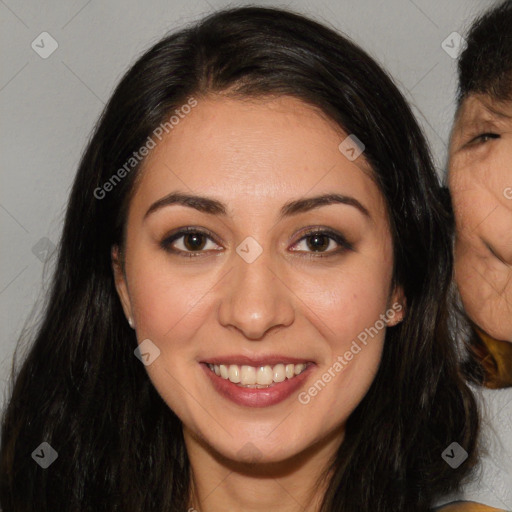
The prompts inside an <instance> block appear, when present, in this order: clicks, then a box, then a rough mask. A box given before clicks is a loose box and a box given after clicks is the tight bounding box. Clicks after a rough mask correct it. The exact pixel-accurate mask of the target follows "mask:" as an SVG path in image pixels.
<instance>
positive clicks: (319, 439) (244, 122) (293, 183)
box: [112, 96, 404, 512]
mask: <svg viewBox="0 0 512 512" xmlns="http://www.w3.org/2000/svg"><path fill="white" fill-rule="evenodd" d="M346 136H347V134H345V133H344V132H343V131H342V130H341V129H340V128H339V127H338V126H337V125H336V124H334V123H333V122H331V121H329V120H327V119H326V118H325V117H324V116H322V115H320V114H319V113H318V112H317V111H316V110H314V109H313V108H312V107H309V106H307V105H305V104H304V103H302V102H300V101H299V100H297V99H294V98H290V97H281V98H279V99H276V98H274V99H272V98H266V99H258V100H239V99H228V98H227V97H224V96H215V97H213V96H212V97H208V98H202V99H201V100H200V101H199V104H198V106H197V107H195V108H194V109H193V110H192V112H191V113H190V114H188V115H187V116H186V118H184V119H183V120H181V121H180V123H179V124H178V125H177V126H175V128H174V129H173V130H172V131H170V132H169V134H168V135H167V136H166V137H165V138H164V139H163V140H162V141H161V142H160V143H159V144H158V145H157V147H156V148H155V149H154V150H152V152H151V153H150V155H149V156H148V157H147V159H146V161H145V164H144V167H143V170H142V177H141V179H140V182H139V185H138V188H137V190H136V193H135V194H134V197H133V199H132V202H131V204H130V208H129V213H128V221H127V230H126V248H125V258H126V259H125V269H124V272H123V269H122V268H121V265H120V261H119V252H118V250H117V248H114V250H113V253H112V256H113V269H114V274H115V279H116V287H117V290H118V293H119V296H120V299H121V302H122V304H123V308H124V311H125V313H126V315H127V317H132V318H133V321H134V325H135V329H136V334H137V339H138V341H139V343H140V342H142V341H143V340H145V339H146V338H149V339H150V340H152V342H153V343H154V344H155V345H157V346H158V347H159V349H160V351H161V353H160V356H159V357H158V358H157V359H155V361H154V362H153V363H152V364H151V365H149V366H146V370H147V372H148V375H149V378H150V379H151V381H152V383H153V384H154V386H155V388H156V389H157V391H158V392H159V393H160V395H161V396H162V398H163V399H164V400H165V402H166V403H167V404H168V405H169V407H170V408H171V409H172V410H173V411H174V412H175V413H176V414H177V416H178V417H179V418H180V419H181V421H182V423H183V433H184V438H185V442H186V447H187V452H188V456H189V459H190V463H191V469H192V478H193V485H192V493H193V498H192V501H191V504H190V505H191V507H195V508H196V509H197V510H201V512H203V511H204V512H208V511H218V510H230V511H233V512H236V511H249V510H250V511H255V512H256V511H259V510H265V511H267V510H272V509H274V508H275V504H276V503H279V507H280V510H284V511H299V510H300V511H304V510H318V505H319V500H320V499H321V497H322V494H323V492H324V487H323V485H319V486H315V484H314V479H315V478H317V477H318V476H319V475H320V472H321V471H322V470H323V469H324V468H325V467H326V464H327V462H328V460H329V457H331V456H332V454H334V453H335V451H336V449H337V448H338V446H339V445H340V443H341V442H342V440H343V436H344V428H345V422H346V420H347V418H348V417H349V415H350V414H351V412H352V411H353V410H354V409H355V407H356V406H357V405H358V404H359V402H360V401H361V400H362V398H363V397H364V395H365V394H366V392H367V391H368V389H369V387H370V384H371V383H372V381H373V379H374V376H375V374H376V371H377V369H378V365H379V362H380V359H381V353H382V348H383V341H384V336H385V329H382V330H381V331H379V334H378V335H377V336H375V337H374V338H373V339H371V342H369V343H368V345H367V346H366V347H364V349H363V350H362V351H361V352H360V353H358V354H357V355H356V356H354V358H353V359H352V360H351V361H350V363H349V364H348V365H347V366H346V367H345V369H344V370H343V371H342V372H340V373H338V374H337V375H336V377H335V378H334V379H332V381H331V382H330V383H329V384H327V385H326V386H325V388H323V389H322V390H321V392H319V393H318V395H317V396H315V397H314V398H312V400H311V401H310V402H309V403H308V404H307V405H303V404H301V403H300V402H299V401H298V400H297V393H296V394H294V395H292V396H290V397H289V398H287V399H286V400H285V401H283V402H280V403H279V404H276V405H273V406H269V407H262V408H257V409H256V408H250V407H245V406H240V405H236V404H234V403H232V402H231V401H229V400H227V399H225V398H224V397H222V396H221V395H219V394H218V393H217V392H216V391H215V389H214V388H213V387H212V385H211V383H210V381H209V379H208V378H207V376H206V375H205V374H204V372H203V369H202V367H201V366H200V364H199V361H202V360H205V359H208V358H209V357H212V356H221V355H222V356H224V355H229V354H247V355H249V354H250V355H255V356H257V355H262V354H270V353H280V354H285V355H289V356H291V357H301V358H303V359H304V360H305V361H314V362H315V364H316V367H315V368H314V373H313V374H312V375H311V376H310V378H309V379H308V382H307V383H306V384H305V387H304V388H303V389H301V390H299V391H303V390H304V389H307V387H308V386H311V383H313V382H315V381H317V379H318V378H319V377H320V376H321V375H322V374H323V373H324V372H325V371H326V370H327V369H328V368H329V367H331V366H332V365H333V363H334V361H335V360H336V358H337V357H338V356H339V355H342V354H344V353H345V352H346V351H347V350H348V349H349V347H350V346H351V343H352V341H353V340H354V339H355V338H356V337H357V335H358V334H359V333H360V332H362V331H363V330H364V329H365V328H367V327H369V326H373V325H374V324H375V322H376V321H377V320H378V319H379V315H380V314H383V313H385V311H386V310H387V309H389V308H390V307H391V305H392V304H394V303H397V302H399V303H401V304H403V303H404V298H403V294H402V291H401V289H400V288H397V289H391V277H392V265H393V256H392V242H391V234H390V230H389V221H388V218H387V215H386V207H385V201H384V198H383V197H382V195H381V193H380V192H379V190H378V188H377V185H376V184H375V182H374V181H373V180H372V178H371V176H370V169H369V167H368V165H367V164H366V162H365V161H364V156H360V157H359V158H358V159H357V160H355V161H354V162H350V161H349V160H348V159H347V158H345V156H344V155H343V154H342V153H341V152H340V151H339V149H338V145H339V144H340V142H341V141H342V140H343V139H344V138H345V137H346ZM176 190H179V191H181V192H185V193H193V194H198V195H202V196H209V197H212V198H215V199H218V200H220V201H222V202H224V203H225V204H226V207H227V215H225V216H219V215H213V214H209V213H204V212H199V211H197V210H195V209H193V208H191V207H187V206H183V205H176V204H175V205H171V206H166V207H164V208H161V209H159V210H157V211H155V212H153V213H152V214H150V215H149V216H148V217H147V218H146V220H144V214H145V212H146V211H147V210H148V209H149V207H150V206H151V205H152V204H153V203H154V202H155V201H157V200H159V199H161V198H162V197H164V196H166V195H167V194H169V193H170V192H171V191H176ZM324 193H339V194H344V195H346V196H351V197H353V198H355V199H357V201H359V202H360V203H361V204H363V205H364V207H365V208H367V210H368V212H369V215H370V217H367V216H366V215H364V214H363V213H361V211H360V210H358V209H357V208H356V207H354V206H351V205H346V204H330V205H326V206H325V205H324V206H321V207H318V208H316V209H314V210H310V211H308V212H302V213H299V214H297V215H293V216H290V217H287V218H284V219H282V220H279V219H278V214H279V210H280V208H281V207H282V205H283V204H284V203H286V202H288V201H291V200H295V199H302V198H304V197H313V196H316V195H319V194H324ZM186 226H194V227H197V228H202V229H207V230H209V231H211V233H212V234H213V236H214V237H215V238H216V239H212V240H210V239H209V238H208V237H206V238H204V239H202V238H200V243H199V245H200V244H201V241H202V240H203V241H204V242H203V248H202V249H201V250H202V251H203V252H202V253H201V254H199V255H198V256H196V257H186V256H180V255H177V254H172V253H171V252H168V251H166V250H165V249H164V248H162V247H161V245H160V243H161V242H162V240H165V239H166V237H168V235H169V234H170V233H172V232H174V231H176V230H177V228H182V227H186ZM318 226H322V227H324V228H331V229H333V230H335V231H336V232H339V233H341V234H342V235H343V236H345V237H346V238H347V240H348V241H349V242H350V243H351V244H352V247H353V248H352V249H351V250H344V251H343V252H339V253H338V254H336V255H335V252H336V251H337V250H338V249H339V248H340V247H341V246H339V245H338V244H337V243H336V242H335V241H334V240H332V241H329V239H327V240H328V241H327V242H325V247H324V248H322V249H321V251H324V253H325V254H326V255H327V254H330V256H327V257H323V258H322V257H320V256H319V255H318V254H319V252H318V251H317V252H315V247H314V245H313V246H311V245H310V244H308V240H309V242H311V238H309V239H307V238H304V236H305V235H304V231H305V229H306V228H308V227H318ZM248 236H251V237H253V238H254V239H255V240H257V242H258V243H259V245H260V246H261V247H262V249H263V252H262V254H261V255H260V256H259V257H258V258H257V259H256V260H255V261H253V262H252V263H247V262H246V261H244V260H243V259H242V258H241V257H240V256H239V255H238V253H237V252H236V248H237V247H238V246H239V245H240V244H241V242H242V241H243V240H244V239H245V238H246V237H248ZM187 241H188V242H189V243H188V245H185V244H186V242H187ZM327 243H328V244H329V245H328V246H327ZM172 245H173V246H174V248H176V249H177V250H182V251H187V250H188V251H189V252H194V249H197V246H196V247H194V246H193V245H192V246H191V245H190V240H189V239H187V238H186V237H184V236H181V237H180V238H179V239H177V240H175V241H174V242H173V243H172ZM320 254H322V253H320ZM402 315H403V310H402V312H400V313H397V314H396V315H395V316H394V318H393V320H392V321H390V322H389V323H388V325H395V324H396V323H398V322H399V321H400V320H401V319H402ZM255 462H257V463H256V464H255Z"/></svg>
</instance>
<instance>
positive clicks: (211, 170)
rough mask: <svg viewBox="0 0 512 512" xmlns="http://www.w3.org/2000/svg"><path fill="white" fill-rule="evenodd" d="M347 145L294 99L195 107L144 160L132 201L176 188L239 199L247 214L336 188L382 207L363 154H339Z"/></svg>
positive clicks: (202, 102) (220, 101) (204, 102)
mask: <svg viewBox="0 0 512 512" xmlns="http://www.w3.org/2000/svg"><path fill="white" fill-rule="evenodd" d="M346 137H347V133H345V132H344V131H343V129H342V128H341V127H339V126H338V125H337V124H336V123H335V122H334V121H332V120H330V119H328V118H327V117H326V116H325V115H323V114H322V113H321V112H320V111H319V110H318V109H315V108H314V107H311V106H309V105H307V104H305V103H303V102H302V101H300V100H298V99H296V98H292V97H286V96H285V97H279V98H264V99H256V100H255V99H248V100H246V99H243V100H241V99H232V98H226V97H213V98H206V99H199V100H198V105H197V106H196V107H195V108H194V109H193V110H192V112H190V114H188V115H187V116H185V117H184V118H183V119H182V120H180V122H179V124H178V125H177V126H175V127H174V129H173V130H172V131H170V133H168V134H167V135H166V136H165V137H163V139H162V141H161V142H159V143H158V144H157V146H156V148H155V149H154V150H152V152H151V153H150V154H149V156H148V157H147V159H146V161H145V163H144V165H143V167H142V171H141V172H142V176H141V179H140V180H139V181H140V183H139V187H138V189H139V190H138V191H137V193H136V194H135V198H134V199H137V197H138V198H139V200H140V201H143V202H147V201H150V200H154V197H155V195H159V196H161V195H164V194H165V193H166V192H169V191H170V190H171V189H175V188H177V187H179V188H180V189H184V190H187V189H189V190H188V191H194V192H199V191H204V192H206V191H207V192H208V194H209V195H213V196H215V195H217V196H218V197H219V198H224V199H226V198H229V200H230V201H233V200H235V199H236V198H238V201H239V202H240V203H244V204H245V206H246V207H247V206H248V205H249V204H251V203H248V202H247V201H252V200H256V199H258V200H262V201H263V200H264V199H268V198H272V197H277V196H283V197H284V196H287V197H289V196H290V195H294V196H296V195H297V196H303V195H306V194H308V192H309V191H311V192H313V191H314V192H324V191H325V189H332V188H338V189H340V190H341V191H342V192H346V193H348V192H350V193H352V194H354V195H356V194H357V195H359V196H361V197H360V198H362V197H363V196H366V197H368V196H371V200H372V201H374V202H375V203H376V204H377V205H378V206H380V204H378V201H377V199H378V197H377V196H378V195H379V192H378V189H377V186H376V184H375V182H374V180H373V178H372V170H371V168H370V166H369V165H368V163H367V162H366V161H365V159H364V153H363V154H362V155H361V156H360V157H358V158H357V159H356V160H354V161H350V160H349V159H348V158H347V157H346V156H344V154H342V152H341V151H340V149H339V145H340V143H341V142H342V141H343V140H344V139H345V138H346Z"/></svg>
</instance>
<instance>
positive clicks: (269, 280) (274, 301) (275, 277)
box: [218, 250, 295, 341]
mask: <svg viewBox="0 0 512 512" xmlns="http://www.w3.org/2000/svg"><path fill="white" fill-rule="evenodd" d="M237 258H238V256H237ZM270 260H271V258H270V254H267V252H266V251H265V250H264V251H263V253H262V254H261V255H260V256H259V257H258V258H257V259H256V260H255V261H253V262H251V263H247V262H246V261H244V260H243V259H242V258H238V261H236V260H235V268H233V270H232V271H231V272H229V275H228V279H227V281H226V282H225V283H224V292H223V294H222V298H221V304H220V307H219V310H218V315H219V322H220V323H221V325H222V326H223V327H233V328H236V329H237V330H239V331H241V332H242V333H243V335H244V336H245V337H246V338H248V339H250V340H252V341H258V340H261V339H262V338H263V337H264V335H265V333H266V332H267V331H269V330H270V329H273V328H279V327H287V326H289V325H291V324H292V323H293V320H294V316H295V311H294V308H293V298H294V297H295V295H294V294H293V292H292V291H291V290H290V289H289V288H288V287H287V286H286V284H285V282H284V281H285V279H284V276H283V277H281V276H280V273H279V270H278V268H277V267H278V266H279V265H278V264H274V265H272V262H271V261H270ZM277 263H278V262H277Z"/></svg>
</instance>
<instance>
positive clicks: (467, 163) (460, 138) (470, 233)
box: [449, 94, 512, 341]
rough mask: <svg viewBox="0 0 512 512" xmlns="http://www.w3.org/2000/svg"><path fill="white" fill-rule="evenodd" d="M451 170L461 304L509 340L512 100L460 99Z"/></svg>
mask: <svg viewBox="0 0 512 512" xmlns="http://www.w3.org/2000/svg"><path fill="white" fill-rule="evenodd" d="M449 170H450V178H449V184H450V191H451V194H452V197H453V206H454V210H455V216H456V221H457V239H456V244H455V273H456V279H457V284H458V287H459V290H460V293H461V297H462V300H463V303H464V307H465V309H466V311H467V313H468V314H469V316H470V317H471V319H472V320H473V321H474V322H475V323H476V324H477V325H479V326H480V327H481V328H482V329H483V330H484V331H486V332H487V333H488V334H490V335H491V336H494V337H495V338H497V339H500V340H506V341H512V103H508V104H503V103H502V104H498V103H496V102H493V101H492V100H490V99H489V98H487V97H486V96H482V95H477V94H474V95H471V96H469V97H468V98H467V99H466V100H464V102H463V104H462V106H461V109H460V111H459V114H458V116H457V120H456V123H455V126H454V129H453V133H452V139H451V144H450V161H449Z"/></svg>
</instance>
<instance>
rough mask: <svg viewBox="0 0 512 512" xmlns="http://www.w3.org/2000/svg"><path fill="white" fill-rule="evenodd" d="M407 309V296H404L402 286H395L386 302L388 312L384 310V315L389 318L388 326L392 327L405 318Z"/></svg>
mask: <svg viewBox="0 0 512 512" xmlns="http://www.w3.org/2000/svg"><path fill="white" fill-rule="evenodd" d="M406 309H407V298H406V297H405V294H404V290H403V288H402V286H398V285H397V286H395V289H394V291H393V293H392V294H391V296H390V299H389V303H388V310H387V311H389V314H388V313H387V312H386V316H387V317H388V318H389V320H388V321H387V326H388V327H393V326H395V325H397V324H399V323H400V322H401V321H402V320H403V319H404V318H405V312H406Z"/></svg>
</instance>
